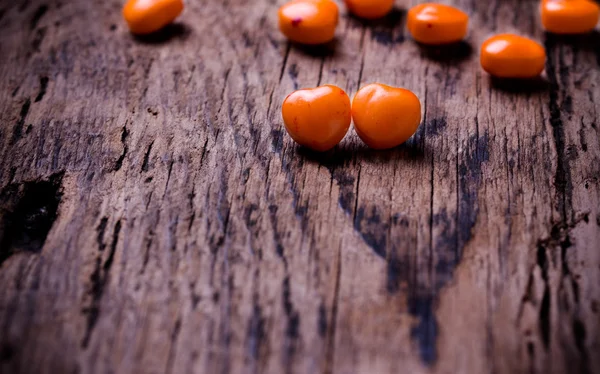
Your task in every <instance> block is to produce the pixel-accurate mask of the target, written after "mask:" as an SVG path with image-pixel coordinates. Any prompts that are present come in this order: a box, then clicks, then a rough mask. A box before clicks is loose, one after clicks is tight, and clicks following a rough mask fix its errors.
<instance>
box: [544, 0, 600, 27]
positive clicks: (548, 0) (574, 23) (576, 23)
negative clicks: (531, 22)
mask: <svg viewBox="0 0 600 374" xmlns="http://www.w3.org/2000/svg"><path fill="white" fill-rule="evenodd" d="M541 8H542V12H541V13H542V24H543V25H544V28H545V29H546V30H547V31H550V32H552V33H555V34H583V33H586V32H590V31H592V30H594V28H595V27H596V24H597V23H598V18H599V17H600V7H599V6H598V4H596V3H595V2H593V1H589V0H544V1H542V5H541Z"/></svg>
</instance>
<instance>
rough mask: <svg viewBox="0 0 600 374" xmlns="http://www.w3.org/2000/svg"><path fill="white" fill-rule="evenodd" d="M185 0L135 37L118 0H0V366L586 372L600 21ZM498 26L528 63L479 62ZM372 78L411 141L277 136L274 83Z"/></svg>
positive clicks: (497, 10)
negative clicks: (416, 108) (404, 119)
mask: <svg viewBox="0 0 600 374" xmlns="http://www.w3.org/2000/svg"><path fill="white" fill-rule="evenodd" d="M187 3H188V4H187V8H186V10H185V12H184V14H183V16H182V17H181V18H180V20H179V23H177V24H176V25H174V26H172V27H169V28H168V29H167V30H165V31H164V32H162V33H160V34H159V35H156V36H153V37H151V38H141V39H140V38H135V37H133V36H132V35H130V34H129V33H128V31H127V28H126V26H125V25H124V22H123V20H122V18H121V14H120V9H121V1H116V0H107V1H89V0H71V1H60V0H21V1H11V0H2V1H0V30H1V31H2V32H1V33H0V82H1V86H0V105H1V107H0V123H1V127H0V154H1V157H2V158H1V159H2V163H1V166H0V246H1V247H0V329H1V330H0V372H2V373H36V374H37V373H92V372H93V373H165V372H166V373H192V372H196V373H210V374H212V373H524V372H527V373H530V372H531V373H566V372H570V373H576V372H577V373H600V359H599V358H598V354H599V353H600V315H599V309H600V250H599V248H600V180H599V178H600V141H599V130H598V127H599V125H600V121H599V117H600V104H599V103H600V68H599V67H600V34H599V33H598V32H595V33H593V34H591V35H587V36H582V37H572V38H561V37H556V36H552V35H545V34H544V33H543V32H542V31H541V28H540V22H539V19H538V15H537V6H538V2H537V1H533V0H506V1H500V0H454V1H449V3H452V4H454V5H457V6H459V7H461V8H462V9H464V10H465V11H466V12H468V13H469V14H470V16H471V32H470V35H469V37H468V39H467V40H466V42H465V43H462V44H461V45H459V46H456V47H453V48H442V49H438V48H433V49H430V48H424V47H419V46H418V45H416V44H415V43H413V42H412V41H411V40H410V38H409V37H408V36H407V35H406V32H405V21H406V20H405V15H406V9H407V7H409V6H410V5H411V4H414V3H416V1H413V2H410V1H397V6H398V7H397V9H396V10H394V11H393V13H391V14H390V15H389V16H388V17H387V18H385V19H384V20H380V21H375V22H363V21H361V20H358V19H355V18H353V17H349V16H348V15H346V13H345V11H343V13H342V17H341V20H340V25H339V28H338V32H337V40H336V42H335V43H333V44H331V45H329V46H326V47H323V48H317V49H305V48H300V47H298V46H294V45H290V44H289V43H287V42H286V40H285V39H284V38H283V37H282V35H280V34H279V32H278V30H277V26H276V24H277V8H278V6H279V5H281V4H282V3H283V0H277V1H273V0H271V1H270V0H253V1H247V0H211V1H208V0H207V1H188V2H187ZM342 9H343V8H342ZM496 32H516V33H519V34H524V35H528V36H530V37H533V38H535V39H537V40H539V41H540V42H541V43H543V44H544V45H545V47H546V48H547V52H548V62H547V65H546V73H545V75H544V79H542V80H540V81H536V82H528V83H518V82H502V81H492V80H490V79H489V77H488V76H487V75H486V74H485V73H483V72H482V71H481V69H480V67H479V64H478V46H479V45H480V44H481V42H482V41H483V40H485V38H486V37H488V36H489V35H491V34H493V33H496ZM376 81H379V82H383V83H387V84H391V85H397V86H402V87H406V88H408V89H411V90H413V91H414V92H415V93H416V94H417V95H418V96H419V97H420V98H421V100H422V103H423V110H424V113H423V124H422V126H421V127H420V129H419V131H418V133H417V134H416V135H415V136H414V137H413V138H412V139H411V140H410V141H409V142H408V144H406V145H404V146H401V147H399V148H397V149H394V150H391V151H385V152H375V151H370V150H369V149H367V148H365V146H364V145H362V144H361V143H360V142H359V141H358V137H357V136H356V135H355V134H354V133H353V132H351V133H349V135H348V136H347V137H346V139H345V140H344V141H343V142H342V144H341V145H340V146H339V147H338V148H336V149H335V150H334V151H332V152H329V153H327V154H322V155H321V154H314V153H311V152H307V151H306V150H303V149H299V148H298V147H296V146H295V145H294V144H293V142H292V141H291V140H290V138H289V137H288V136H287V135H286V134H285V132H284V130H283V126H282V123H281V119H280V109H281V102H282V100H283V98H284V97H285V96H286V95H287V94H288V93H289V92H291V91H292V90H293V89H295V88H298V87H312V86H316V85H319V84H324V83H332V84H337V85H339V86H340V87H342V88H344V89H346V90H347V91H348V93H349V94H354V93H355V92H356V90H357V88H358V87H360V86H361V85H363V84H366V83H370V82H376Z"/></svg>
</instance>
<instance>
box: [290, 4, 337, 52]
mask: <svg viewBox="0 0 600 374" xmlns="http://www.w3.org/2000/svg"><path fill="white" fill-rule="evenodd" d="M338 17H339V10H338V6H337V5H336V3H334V2H333V1H331V0H293V1H291V2H289V3H287V4H285V5H284V6H282V7H281V8H279V29H280V30H281V32H282V33H283V34H284V35H285V36H286V37H287V38H288V39H290V40H291V41H294V42H297V43H302V44H323V43H327V42H329V41H331V40H333V38H334V37H335V28H336V26H337V24H338Z"/></svg>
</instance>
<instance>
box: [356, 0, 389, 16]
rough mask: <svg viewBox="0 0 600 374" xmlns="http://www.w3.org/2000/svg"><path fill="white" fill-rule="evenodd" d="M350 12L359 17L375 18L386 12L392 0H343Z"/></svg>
mask: <svg viewBox="0 0 600 374" xmlns="http://www.w3.org/2000/svg"><path fill="white" fill-rule="evenodd" d="M345 3H346V6H347V7H348V10H349V11H350V13H352V14H354V15H355V16H357V17H360V18H366V19H376V18H381V17H383V16H385V15H386V14H388V13H389V12H390V11H391V10H392V8H393V7H394V0H345Z"/></svg>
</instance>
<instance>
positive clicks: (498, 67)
mask: <svg viewBox="0 0 600 374" xmlns="http://www.w3.org/2000/svg"><path fill="white" fill-rule="evenodd" d="M480 62H481V67H483V70H485V71H487V72H488V73H489V74H491V75H493V76H495V77H500V78H534V77H537V76H538V75H540V73H541V72H542V71H543V70H544V65H545V64H546V51H545V50H544V47H542V46H541V45H540V44H539V43H537V42H535V41H533V40H531V39H527V38H524V37H522V36H518V35H514V34H500V35H495V36H492V37H491V38H489V39H488V40H486V41H485V42H483V44H482V45H481V56H480Z"/></svg>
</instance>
